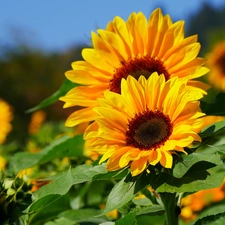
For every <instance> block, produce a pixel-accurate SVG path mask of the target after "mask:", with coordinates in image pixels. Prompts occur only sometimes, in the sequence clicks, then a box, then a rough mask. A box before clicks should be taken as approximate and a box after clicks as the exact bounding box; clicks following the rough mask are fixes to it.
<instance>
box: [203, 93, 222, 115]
mask: <svg viewBox="0 0 225 225" xmlns="http://www.w3.org/2000/svg"><path fill="white" fill-rule="evenodd" d="M201 110H202V111H203V112H204V113H206V114H207V115H219V116H225V93H219V94H218V95H217V96H216V98H215V99H214V101H213V102H212V103H206V102H203V101H202V102H201Z"/></svg>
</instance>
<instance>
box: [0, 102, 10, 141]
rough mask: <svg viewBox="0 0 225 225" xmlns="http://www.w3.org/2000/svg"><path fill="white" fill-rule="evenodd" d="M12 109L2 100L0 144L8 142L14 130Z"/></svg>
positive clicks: (0, 108) (0, 107) (0, 103)
mask: <svg viewBox="0 0 225 225" xmlns="http://www.w3.org/2000/svg"><path fill="white" fill-rule="evenodd" d="M12 118H13V115H12V108H11V107H10V105H9V104H8V103H6V102H5V101H3V100H2V99H0V144H3V143H4V142H5V140H6V137H7V135H8V133H9V132H10V131H11V130H12V125H11V123H10V122H11V121H12Z"/></svg>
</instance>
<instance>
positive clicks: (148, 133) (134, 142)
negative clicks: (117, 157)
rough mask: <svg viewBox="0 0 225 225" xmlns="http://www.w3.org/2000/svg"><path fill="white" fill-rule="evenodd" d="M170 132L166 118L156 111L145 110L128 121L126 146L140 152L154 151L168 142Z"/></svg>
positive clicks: (168, 119) (169, 122)
mask: <svg viewBox="0 0 225 225" xmlns="http://www.w3.org/2000/svg"><path fill="white" fill-rule="evenodd" d="M172 131H173V126H172V124H171V121H170V118H169V117H168V116H166V115H164V114H163V113H162V112H160V111H158V110H156V111H151V110H146V111H145V112H143V113H139V114H136V115H135V117H134V118H133V119H132V120H130V121H129V124H128V130H127V132H126V142H127V145H128V146H132V147H134V148H139V149H141V150H149V149H156V148H159V147H160V146H162V145H163V144H164V143H165V142H166V141H167V140H168V138H169V137H170V135H171V134H172Z"/></svg>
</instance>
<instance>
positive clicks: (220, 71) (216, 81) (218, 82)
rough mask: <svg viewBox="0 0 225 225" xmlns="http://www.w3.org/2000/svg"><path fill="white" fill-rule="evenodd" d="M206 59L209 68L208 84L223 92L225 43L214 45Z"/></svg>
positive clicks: (224, 89) (224, 84)
mask: <svg viewBox="0 0 225 225" xmlns="http://www.w3.org/2000/svg"><path fill="white" fill-rule="evenodd" d="M207 58H208V62H207V63H208V66H209V68H210V73H209V76H208V80H209V82H210V83H211V84H213V85H214V87H215V88H216V89H218V90H220V91H223V92H225V41H224V42H221V43H218V44H217V45H215V47H214V49H213V50H212V52H211V53H210V54H209V55H208V56H207Z"/></svg>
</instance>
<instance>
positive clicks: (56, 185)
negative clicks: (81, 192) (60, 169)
mask: <svg viewBox="0 0 225 225" xmlns="http://www.w3.org/2000/svg"><path fill="white" fill-rule="evenodd" d="M72 185H73V176H72V173H71V170H68V171H67V172H66V173H65V174H63V176H61V177H60V178H58V179H57V180H55V181H53V182H51V183H50V184H47V185H45V186H43V187H42V188H40V189H38V190H37V191H36V192H34V195H33V196H34V199H40V198H43V197H45V196H47V195H64V194H66V193H67V192H68V191H69V189H70V188H71V186H72Z"/></svg>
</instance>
